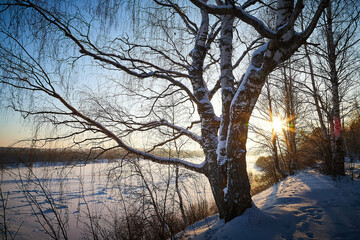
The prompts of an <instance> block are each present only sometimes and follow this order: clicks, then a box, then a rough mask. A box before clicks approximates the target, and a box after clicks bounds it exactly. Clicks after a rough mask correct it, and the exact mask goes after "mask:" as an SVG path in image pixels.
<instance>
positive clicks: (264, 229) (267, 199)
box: [181, 164, 360, 240]
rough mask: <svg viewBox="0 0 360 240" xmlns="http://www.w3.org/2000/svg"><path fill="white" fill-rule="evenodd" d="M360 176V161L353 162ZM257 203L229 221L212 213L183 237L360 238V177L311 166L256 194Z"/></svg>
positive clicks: (255, 201) (353, 239)
mask: <svg viewBox="0 0 360 240" xmlns="http://www.w3.org/2000/svg"><path fill="white" fill-rule="evenodd" d="M355 166H356V168H357V170H356V176H359V174H360V164H357V165H355ZM253 200H254V206H253V207H252V208H251V209H248V210H247V211H246V212H245V213H244V214H243V215H242V216H240V217H238V218H235V219H234V220H232V221H230V222H229V223H227V224H224V222H223V221H222V220H219V219H218V216H217V215H215V216H212V217H209V218H207V219H205V220H203V221H200V222H198V223H196V224H194V225H193V226H190V227H189V228H187V229H186V231H185V232H184V233H182V234H183V235H182V237H181V238H184V239H219V240H220V239H221V240H223V239H246V240H252V239H256V240H257V239H339V240H340V239H346V240H350V239H351V240H358V239H360V179H359V178H354V179H353V180H351V177H350V176H345V177H341V178H340V179H338V180H336V181H333V180H332V179H331V177H329V176H324V175H321V174H319V173H317V172H315V171H313V170H307V171H302V172H298V173H297V174H295V175H294V176H289V177H287V178H286V179H285V180H284V181H282V182H279V183H278V184H276V185H274V186H273V187H271V188H269V189H267V190H265V191H263V192H261V193H259V194H257V195H255V196H254V197H253Z"/></svg>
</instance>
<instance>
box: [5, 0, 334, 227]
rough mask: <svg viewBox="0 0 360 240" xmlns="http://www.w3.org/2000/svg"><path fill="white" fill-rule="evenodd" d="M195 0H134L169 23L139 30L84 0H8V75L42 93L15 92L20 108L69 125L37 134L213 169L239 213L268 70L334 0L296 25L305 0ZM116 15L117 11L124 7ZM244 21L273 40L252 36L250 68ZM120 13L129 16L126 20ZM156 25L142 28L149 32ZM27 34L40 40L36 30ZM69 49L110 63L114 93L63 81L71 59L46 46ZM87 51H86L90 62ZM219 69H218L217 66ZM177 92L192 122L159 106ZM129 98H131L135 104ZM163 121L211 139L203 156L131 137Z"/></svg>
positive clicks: (226, 206)
mask: <svg viewBox="0 0 360 240" xmlns="http://www.w3.org/2000/svg"><path fill="white" fill-rule="evenodd" d="M190 2H191V3H190ZM190 2H180V1H179V2H175V1H171V0H164V1H160V0H154V1H149V2H148V1H145V3H149V4H152V5H148V6H146V7H144V6H142V5H141V4H142V3H144V2H135V3H136V4H133V5H131V6H132V7H134V8H137V7H139V8H141V9H142V10H146V12H147V13H148V15H147V16H148V17H147V18H146V17H144V15H141V14H139V15H136V14H134V15H133V17H134V18H137V17H138V18H141V19H142V21H143V22H144V21H145V22H146V21H149V22H150V21H153V22H154V24H153V25H152V26H153V27H154V28H157V29H160V30H161V31H162V34H148V35H146V36H147V37H146V38H132V37H131V36H126V34H124V35H123V36H120V37H119V36H118V35H117V34H114V33H109V32H108V31H106V29H105V30H104V29H102V24H103V22H101V21H100V22H98V23H97V24H98V25H94V22H95V23H96V20H97V19H96V18H91V16H92V13H93V12H92V11H91V9H90V8H89V7H88V6H85V7H83V6H76V3H73V2H66V1H65V2H61V1H56V2H42V1H30V0H24V1H20V0H16V1H15V0H14V1H13V0H8V1H7V0H6V1H5V0H3V1H1V5H0V6H1V10H0V13H1V18H2V20H3V21H2V22H3V24H2V25H1V38H2V43H1V60H0V61H1V83H2V85H6V86H7V87H8V88H9V89H17V90H19V92H21V93H22V92H31V93H32V94H33V96H34V97H33V98H31V97H29V98H30V100H31V101H33V102H35V103H36V104H35V105H34V104H32V105H31V106H29V108H26V104H24V102H22V103H23V104H22V105H21V104H20V105H17V102H16V101H15V102H13V105H12V107H13V108H14V109H15V110H16V111H19V112H21V113H22V114H23V115H24V116H35V117H36V118H37V119H40V120H43V121H45V122H47V123H51V124H53V125H54V126H55V127H57V129H58V130H59V131H58V132H55V134H56V133H58V135H57V136H56V137H54V138H50V137H45V138H43V139H38V141H45V142H46V141H51V140H54V139H57V140H66V139H71V140H72V141H73V143H74V145H79V144H80V145H81V144H83V143H88V144H96V143H99V142H101V143H107V144H108V145H102V146H101V147H102V148H103V149H104V151H106V150H107V149H113V148H121V149H124V150H126V151H128V152H129V153H131V154H133V155H136V156H138V157H140V158H143V159H146V160H149V161H152V162H155V163H159V164H173V165H178V166H181V167H184V168H187V169H189V170H192V171H195V172H198V173H201V174H204V175H205V176H206V177H207V178H208V180H209V183H210V186H211V188H212V192H213V195H214V199H215V202H216V205H217V207H218V210H219V213H220V218H224V219H225V221H230V220H231V219H233V218H235V217H237V216H239V215H241V214H242V213H243V212H244V211H245V210H246V209H247V208H250V207H251V206H252V200H251V195H250V184H249V179H248V175H247V172H246V141H247V134H248V122H249V118H250V116H251V113H252V111H253V109H254V106H255V103H256V102H257V99H258V97H259V94H260V92H261V89H262V87H263V85H264V83H265V79H266V77H267V76H268V74H269V73H270V72H271V71H273V70H274V69H275V68H276V67H277V66H279V64H281V63H282V62H284V61H285V60H287V59H288V58H290V57H291V56H292V55H293V54H294V52H295V51H296V50H297V49H298V48H299V47H300V46H301V45H302V44H304V43H305V42H306V39H308V38H309V36H310V35H311V33H312V32H313V30H314V28H315V26H316V25H317V22H318V20H319V18H320V16H321V15H322V12H323V10H324V8H325V7H326V5H327V4H328V0H322V1H319V3H318V6H317V8H316V9H315V11H314V12H313V14H312V18H311V19H310V20H309V21H308V22H307V24H306V27H305V29H304V31H301V32H297V31H296V29H295V22H296V21H297V19H298V17H299V14H300V13H301V11H302V9H303V8H304V2H303V1H302V0H298V1H297V2H296V4H294V2H295V1H294V0H278V1H276V4H275V6H271V4H270V5H266V4H265V5H264V3H263V2H262V1H246V2H244V3H240V2H238V1H221V0H218V1H216V2H215V4H213V3H212V2H208V1H201V0H191V1H190ZM100 3H101V4H109V3H111V2H109V1H104V2H103V1H101V2H100ZM114 3H115V4H114V6H113V7H110V8H109V7H105V6H102V5H101V4H100V5H99V7H98V8H97V11H98V12H102V13H103V16H110V15H112V16H116V14H120V12H117V11H118V10H119V9H121V7H119V6H123V5H121V4H120V2H116V1H115V2H114ZM88 4H90V3H88ZM258 7H269V9H270V10H271V9H274V10H273V11H275V12H276V25H275V26H267V25H266V24H264V23H263V22H262V21H261V20H260V18H258V17H257V16H256V9H257V8H258ZM83 9H88V10H89V11H85V10H83ZM271 11H272V10H271ZM158 12H160V13H161V14H162V15H159V14H157V13H158ZM196 12H198V13H199V14H197V16H196V17H194V18H193V15H192V14H190V13H196ZM12 19H14V21H13V20H12ZM107 19H108V21H110V22H111V21H116V18H107ZM89 20H90V21H89ZM100 20H101V18H100ZM235 20H236V22H237V23H239V24H242V25H248V26H251V27H252V28H253V29H255V31H256V32H257V33H258V35H259V36H260V37H261V38H264V39H266V42H265V43H264V44H262V45H260V46H258V47H257V48H256V49H255V50H254V51H251V49H252V48H253V47H254V46H256V41H255V40H256V39H254V41H255V42H254V44H255V45H254V44H248V45H247V46H246V47H245V55H246V53H247V52H249V51H251V54H252V56H251V59H250V62H249V64H248V67H247V68H246V70H245V71H244V74H241V75H240V76H235V74H234V73H235V68H236V67H237V66H239V61H241V60H242V59H243V57H242V56H243V55H244V54H241V53H239V51H238V50H239V49H234V48H233V46H235V44H234V42H233V41H234V39H235V37H234V32H235V25H234V22H235ZM111 23H113V22H111ZM113 24H114V23H113ZM116 24H118V25H121V24H124V28H125V27H126V26H125V25H126V23H123V22H116ZM116 24H114V25H116ZM145 26H146V24H145ZM174 26H176V27H174ZM137 27H138V26H136V25H134V26H133V28H137ZM9 29H13V30H14V29H15V30H18V29H22V30H21V31H18V32H16V34H15V32H14V31H15V30H14V31H10V30H9ZM93 29H96V30H99V29H100V32H99V33H98V34H96V33H94V32H93ZM149 29H150V30H151V28H149ZM149 29H148V28H146V27H145V28H139V29H137V31H138V33H139V34H141V33H142V31H143V32H147V31H149ZM237 33H238V32H237ZM240 34H246V33H240ZM28 36H31V37H33V38H32V39H33V40H32V41H30V40H29V39H26V37H28ZM48 39H52V42H51V43H54V44H56V45H53V47H49V46H52V45H51V44H49V40H48ZM94 39H98V40H99V39H100V40H101V41H98V42H97V41H95V40H94ZM27 40H29V41H27ZM37 40H39V41H37ZM217 41H219V42H220V47H219V49H218V54H217V53H216V51H215V50H214V49H217V47H216V45H215V44H216V43H217ZM38 42H39V44H37V43H38ZM47 44H48V45H47ZM43 46H48V47H47V48H44V47H43ZM189 46H191V48H192V49H191V50H190V49H189ZM73 49H75V50H76V51H73ZM189 50H190V51H189ZM189 52H190V54H189V55H188V53H189ZM50 53H52V54H50ZM235 53H236V54H235ZM238 54H239V55H238ZM35 55H36V56H35ZM60 55H61V56H62V58H61V63H62V64H65V63H69V65H71V64H73V65H76V64H81V63H83V64H85V65H84V68H85V66H86V68H85V69H87V67H88V66H89V65H86V64H89V62H92V63H96V64H97V67H99V68H100V67H101V68H102V69H103V70H102V71H103V72H104V73H105V72H110V73H111V75H110V76H111V78H112V79H113V80H112V81H110V80H109V79H110V78H107V80H106V81H103V85H101V86H102V87H104V86H106V84H110V85H111V83H117V85H116V88H113V87H111V88H110V87H109V88H106V91H104V94H108V95H107V96H101V98H99V97H98V96H96V95H98V94H97V92H91V93H90V94H89V93H88V94H87V95H85V96H86V97H85V98H80V97H82V96H83V95H82V94H80V93H81V91H75V93H74V92H72V90H73V89H72V88H71V87H69V86H71V85H66V84H65V83H69V82H71V81H73V79H72V78H71V77H72V74H66V73H67V71H66V70H67V69H66V68H65V70H64V68H61V66H63V65H60V67H58V68H55V69H54V68H52V63H53V62H52V61H51V59H49V58H48V57H49V56H52V57H53V58H57V57H59V56H60ZM37 56H41V57H39V58H38V57H37ZM84 58H85V59H86V62H82V61H84V60H82V59H84ZM59 61H60V60H59ZM233 61H234V62H233ZM216 66H218V68H217V67H216ZM51 69H52V70H51ZM217 69H220V73H219V76H218V77H215V76H216V70H217ZM56 70H57V71H56ZM63 70H64V71H63ZM56 73H57V74H56ZM116 74H118V75H116ZM114 75H115V76H114ZM214 77H215V78H216V79H215V80H214ZM126 79H128V82H127V84H125V82H126ZM111 86H113V85H111ZM154 86H156V88H154ZM116 89H121V91H126V94H121V93H122V92H121V93H119V92H116ZM217 91H221V100H220V101H221V106H222V114H221V116H217V115H216V113H215V107H214V99H213V97H214V94H215V93H216V92H217ZM74 94H75V95H74ZM174 94H179V95H181V96H182V98H181V100H179V102H178V103H177V106H179V107H180V106H183V107H182V109H188V111H189V114H188V115H189V116H190V118H188V119H187V121H185V122H184V121H175V124H173V123H172V122H171V121H169V120H168V119H166V118H165V117H164V116H163V115H161V114H159V112H158V111H157V110H158V107H159V105H158V103H159V102H166V100H167V97H168V96H171V95H174ZM119 96H121V97H122V98H125V97H130V98H132V100H133V101H134V102H135V103H136V104H135V106H136V107H138V106H141V105H142V103H140V100H142V101H145V102H147V103H148V105H146V109H142V110H141V111H135V110H134V109H130V108H131V107H129V106H128V107H125V106H124V105H122V104H125V103H126V101H125V102H124V101H122V100H121V99H118V97H119ZM21 97H23V96H21ZM49 99H50V100H49ZM74 99H76V101H75V100H74ZM40 100H41V101H40ZM110 100H112V101H113V102H110ZM130 100H131V99H130ZM130 100H128V99H127V103H129V101H130ZM20 103H21V102H20ZM21 106H22V107H21ZM143 106H145V104H144V105H143ZM131 110H132V111H131ZM179 118H181V116H179ZM189 119H190V120H189ZM164 128H169V129H173V130H174V132H175V133H176V134H175V136H174V134H172V136H171V137H169V139H168V140H166V141H165V142H169V141H174V140H176V139H178V138H189V139H191V141H193V143H194V144H198V146H200V147H201V149H202V151H203V152H204V156H205V159H204V161H203V162H202V163H199V164H194V163H192V162H190V161H187V160H185V159H180V158H176V157H162V156H158V155H156V154H155V151H154V150H155V149H157V148H158V147H160V146H162V145H164V144H165V142H156V143H154V142H151V143H152V144H151V145H152V146H151V147H147V148H142V147H139V146H137V147H136V146H133V144H132V142H130V141H129V140H128V138H127V137H128V136H129V135H132V136H139V135H136V134H139V133H141V134H143V135H142V136H144V134H145V133H147V134H148V135H147V136H153V134H155V133H156V132H159V131H162V129H164ZM64 129H67V130H68V131H67V132H65V131H64ZM197 129H198V130H197ZM149 134H151V135H149ZM154 141H155V140H154ZM97 146H99V145H97ZM105 146H108V147H107V148H105Z"/></svg>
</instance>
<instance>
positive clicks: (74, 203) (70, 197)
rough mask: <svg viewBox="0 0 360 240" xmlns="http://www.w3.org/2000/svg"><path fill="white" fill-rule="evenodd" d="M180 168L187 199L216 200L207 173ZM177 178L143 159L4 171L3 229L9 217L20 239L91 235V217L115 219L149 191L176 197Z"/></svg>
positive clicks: (251, 168) (250, 160)
mask: <svg viewBox="0 0 360 240" xmlns="http://www.w3.org/2000/svg"><path fill="white" fill-rule="evenodd" d="M256 159H257V158H256V157H252V156H248V160H247V166H248V171H251V172H253V173H255V172H256V171H257V170H258V169H257V168H256V167H255V161H256ZM179 172H180V175H179V183H180V189H181V192H182V194H183V197H184V199H185V200H186V201H187V202H191V201H204V200H211V199H212V195H211V190H210V187H209V184H208V182H207V180H206V178H205V177H204V176H201V175H199V174H192V173H190V172H189V171H186V170H181V171H179ZM174 179H175V171H174V167H167V166H163V165H157V164H150V163H148V162H144V161H140V162H139V163H138V164H135V165H133V164H131V165H130V164H127V163H126V162H125V161H123V162H122V161H119V162H109V163H108V162H107V161H99V162H96V163H89V164H86V165H85V164H78V165H70V166H33V167H31V168H28V167H18V168H10V169H7V170H2V171H1V193H2V197H1V201H0V203H1V209H0V210H2V211H1V219H0V223H1V224H2V227H3V228H4V224H3V223H4V220H3V219H5V220H6V227H7V228H8V231H9V233H10V234H11V235H12V236H15V234H16V237H15V238H16V239H50V236H49V235H47V234H46V231H48V232H49V233H50V234H55V233H56V234H59V233H60V235H61V234H62V231H63V232H65V234H66V235H67V237H68V238H69V239H80V238H82V237H86V236H87V237H90V236H89V228H91V227H92V226H91V223H90V222H89V220H88V219H97V221H103V224H104V225H106V224H109V223H107V222H106V221H108V222H111V221H115V219H116V218H117V217H118V216H121V215H123V214H124V211H126V210H130V209H134V208H136V207H139V206H141V205H143V204H145V202H147V201H149V196H150V195H151V194H153V195H152V197H154V196H155V197H156V199H157V201H160V202H161V201H163V199H171V197H173V198H174V199H175V198H176V197H174V196H175V194H174V192H175V191H174V181H175V180H174ZM145 180H146V181H147V182H148V186H147V187H145V185H144V181H145ZM169 189H170V190H171V191H170V190H169ZM165 190H166V191H165ZM149 191H151V192H152V193H151V194H150V192H149ZM165 192H166V194H164V193H165ZM166 201H169V200H166ZM4 209H5V212H4V211H3V210H4ZM4 213H5V214H4ZM50 225H53V226H52V227H50ZM3 230H4V229H3Z"/></svg>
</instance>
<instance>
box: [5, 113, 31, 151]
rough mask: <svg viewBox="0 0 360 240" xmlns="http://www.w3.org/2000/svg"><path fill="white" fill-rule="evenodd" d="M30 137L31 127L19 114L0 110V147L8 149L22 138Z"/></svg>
mask: <svg viewBox="0 0 360 240" xmlns="http://www.w3.org/2000/svg"><path fill="white" fill-rule="evenodd" d="M29 137H31V126H29V123H27V126H26V124H25V122H24V121H23V120H22V119H21V116H20V115H19V114H16V113H14V112H13V111H11V110H6V109H5V108H0V147H8V146H10V145H12V144H13V143H15V142H16V141H19V140H21V139H24V138H29Z"/></svg>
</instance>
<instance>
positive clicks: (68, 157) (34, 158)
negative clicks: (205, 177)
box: [0, 147, 202, 168]
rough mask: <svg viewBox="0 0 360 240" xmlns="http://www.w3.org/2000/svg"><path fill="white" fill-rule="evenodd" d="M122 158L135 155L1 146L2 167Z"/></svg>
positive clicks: (192, 154)
mask: <svg viewBox="0 0 360 240" xmlns="http://www.w3.org/2000/svg"><path fill="white" fill-rule="evenodd" d="M157 151H158V154H159V155H162V156H163V157H166V156H173V155H174V154H175V153H173V152H169V150H167V149H158V150H157ZM201 154H202V153H201V152H200V151H183V152H182V153H181V156H182V157H200V156H201ZM122 158H134V155H132V154H129V153H127V152H126V151H124V150H122V149H113V150H108V151H103V150H101V149H95V150H93V149H92V150H90V149H83V150H80V149H78V150H74V149H43V148H11V147H0V168H5V167H6V166H9V165H15V166H16V165H19V164H24V165H32V164H34V163H44V164H52V163H59V162H62V163H69V164H74V163H80V162H81V163H83V162H94V161H96V160H98V159H107V160H110V161H114V160H116V159H122Z"/></svg>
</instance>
